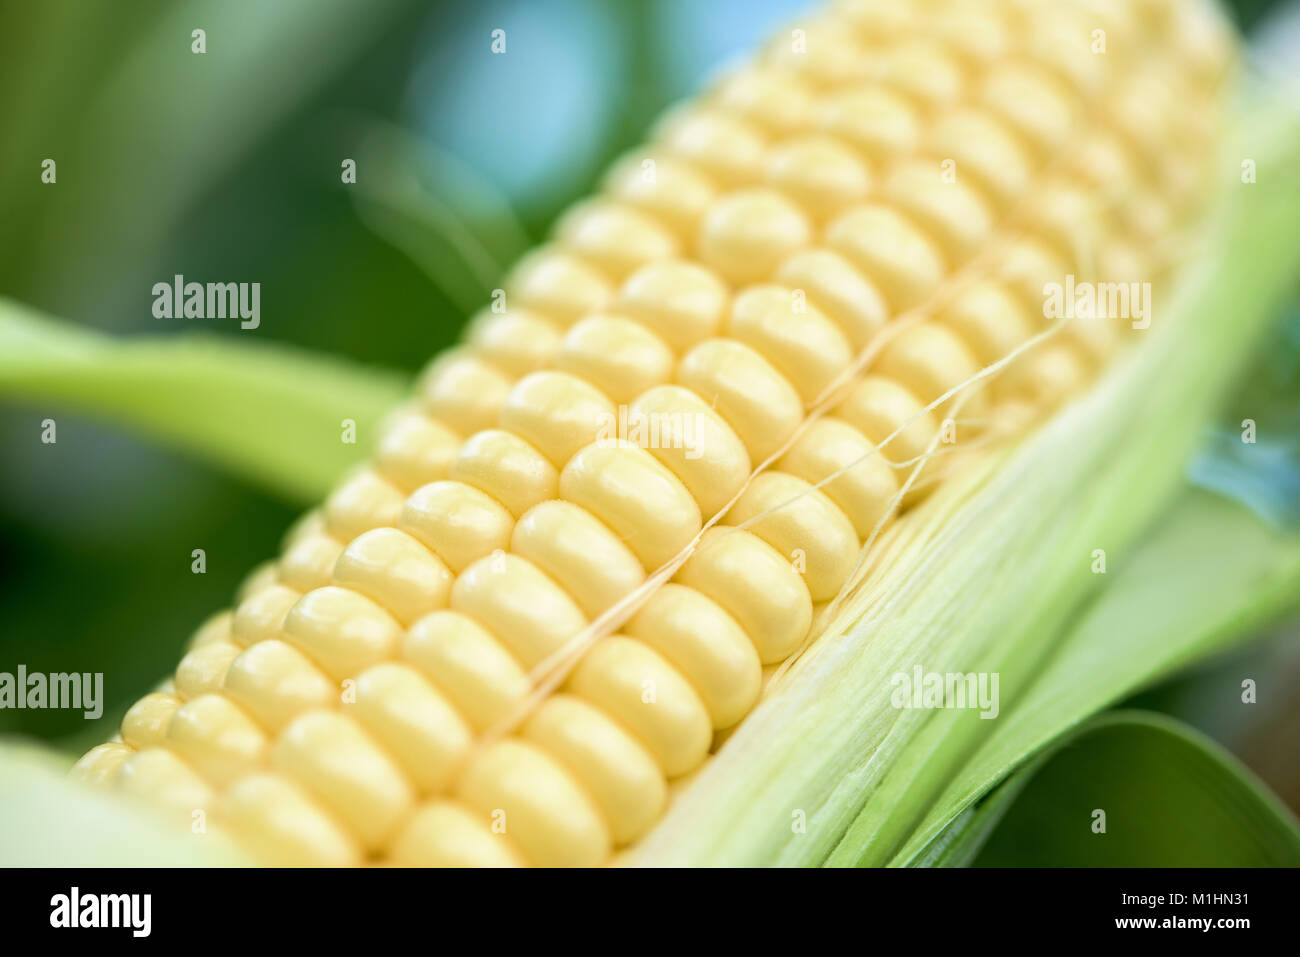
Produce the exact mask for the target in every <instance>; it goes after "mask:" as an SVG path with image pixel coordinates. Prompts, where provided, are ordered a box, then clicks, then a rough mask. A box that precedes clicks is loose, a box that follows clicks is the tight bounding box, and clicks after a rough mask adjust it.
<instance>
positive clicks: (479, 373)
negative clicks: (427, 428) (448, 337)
mask: <svg viewBox="0 0 1300 957" xmlns="http://www.w3.org/2000/svg"><path fill="white" fill-rule="evenodd" d="M510 386H511V381H510V377H509V376H507V375H506V374H505V373H504V372H502V371H501V370H500V369H498V368H496V367H495V366H492V365H489V364H488V363H487V362H484V361H483V360H482V359H480V358H479V357H478V356H476V355H475V354H474V353H473V352H472V351H471V350H469V349H466V348H458V349H453V350H451V351H450V352H446V353H444V354H443V355H442V356H440V357H439V358H437V359H435V360H434V361H433V362H431V363H429V367H428V368H427V369H426V370H425V371H424V373H423V374H422V375H421V377H420V382H419V384H418V385H417V389H418V390H419V393H420V396H421V398H422V399H423V400H424V406H425V408H426V409H427V410H428V412H429V414H430V415H432V416H434V417H435V418H437V419H440V420H441V421H442V422H444V423H446V425H447V426H448V427H450V428H452V429H454V430H455V431H457V432H459V433H460V434H461V435H470V434H472V433H474V432H477V431H478V430H479V429H486V428H490V427H491V426H492V425H494V424H495V423H496V417H497V411H498V410H499V409H500V408H501V403H502V402H504V401H505V397H506V393H507V392H509V391H510Z"/></svg>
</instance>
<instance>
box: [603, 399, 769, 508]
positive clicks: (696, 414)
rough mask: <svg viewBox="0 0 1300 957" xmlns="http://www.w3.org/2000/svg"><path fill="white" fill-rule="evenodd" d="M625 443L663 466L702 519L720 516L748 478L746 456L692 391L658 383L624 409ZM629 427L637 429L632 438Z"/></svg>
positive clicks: (737, 440) (730, 431)
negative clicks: (689, 496) (685, 493)
mask: <svg viewBox="0 0 1300 957" xmlns="http://www.w3.org/2000/svg"><path fill="white" fill-rule="evenodd" d="M628 419H629V422H630V423H631V426H630V428H629V436H628V437H629V439H631V440H632V441H633V442H634V443H635V444H638V445H640V446H642V447H643V448H646V449H648V451H649V452H650V454H651V455H653V456H654V457H655V458H657V459H658V460H659V461H660V462H661V463H663V464H664V465H665V466H667V468H668V470H669V471H670V472H672V473H673V475H675V476H677V478H678V480H679V481H681V483H682V485H684V486H686V490H687V491H688V492H689V493H690V495H691V497H692V498H693V499H695V502H696V504H697V505H698V506H699V509H700V513H701V515H702V516H703V517H704V518H709V517H711V516H713V515H716V514H717V513H718V512H720V511H721V510H722V509H723V507H724V506H725V505H726V504H727V503H728V502H729V501H731V498H732V496H734V495H735V494H736V493H737V492H739V491H740V488H741V486H742V485H744V483H745V480H746V479H747V478H749V472H750V462H749V453H748V452H747V451H746V450H745V446H744V444H743V443H742V442H741V441H740V439H739V438H738V437H737V436H736V433H735V432H733V431H732V430H731V427H730V426H729V425H727V423H726V422H725V421H724V420H723V419H722V417H721V416H719V415H718V414H717V413H716V412H714V411H713V409H712V408H711V407H710V406H709V405H708V403H706V402H705V401H704V400H703V399H701V398H700V397H699V396H698V395H696V394H695V393H694V392H692V391H690V390H689V389H685V388H683V387H682V386H678V385H663V386H659V387H657V388H654V389H651V390H650V391H648V392H646V393H645V394H643V395H642V396H641V397H640V398H639V399H637V400H636V401H635V402H633V403H632V406H631V408H630V409H629V410H628ZM632 429H640V430H642V431H641V434H640V437H639V439H633V438H632V435H631V432H632Z"/></svg>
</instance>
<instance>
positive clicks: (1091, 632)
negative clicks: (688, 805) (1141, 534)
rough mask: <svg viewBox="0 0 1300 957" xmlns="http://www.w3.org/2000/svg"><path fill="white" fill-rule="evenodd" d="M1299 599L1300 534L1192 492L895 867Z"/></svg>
mask: <svg viewBox="0 0 1300 957" xmlns="http://www.w3.org/2000/svg"><path fill="white" fill-rule="evenodd" d="M1297 595H1300V531H1293V532H1281V531H1278V530H1276V529H1274V528H1272V527H1271V526H1269V525H1268V524H1266V523H1265V522H1264V521H1263V520H1262V519H1260V518H1259V517H1258V516H1257V515H1255V514H1254V513H1253V512H1251V511H1249V510H1248V509H1247V508H1246V507H1245V506H1243V505H1240V504H1238V503H1236V502H1233V501H1229V500H1227V499H1223V498H1219V497H1218V496H1215V495H1211V494H1210V493H1207V492H1203V491H1199V490H1189V491H1188V492H1186V493H1185V494H1184V496H1183V497H1182V498H1181V499H1180V501H1179V502H1178V504H1177V505H1176V506H1175V507H1174V509H1173V510H1172V511H1171V512H1170V513H1169V514H1168V515H1167V516H1166V517H1165V519H1164V521H1162V522H1161V524H1160V525H1159V526H1158V527H1157V528H1156V530H1155V531H1154V532H1153V533H1152V534H1151V535H1150V536H1149V537H1148V538H1147V540H1146V541H1145V542H1144V543H1143V545H1142V546H1141V547H1140V549H1139V550H1138V551H1137V552H1136V553H1135V554H1134V555H1132V556H1131V558H1129V559H1127V560H1126V561H1125V562H1124V568H1123V572H1122V574H1121V577H1119V578H1118V579H1117V580H1115V581H1114V582H1112V583H1111V585H1110V587H1109V588H1107V589H1106V590H1104V591H1103V592H1102V593H1101V595H1100V597H1099V598H1098V599H1097V600H1096V601H1095V602H1094V603H1093V604H1092V605H1091V606H1090V607H1089V608H1088V609H1087V610H1086V612H1085V613H1084V614H1083V616H1082V617H1081V619H1080V620H1079V621H1078V622H1077V623H1076V624H1075V625H1074V626H1073V627H1072V628H1071V629H1070V630H1069V632H1068V634H1067V635H1066V636H1065V637H1064V638H1063V640H1062V641H1061V643H1060V645H1059V646H1058V647H1057V648H1056V649H1055V650H1054V652H1053V653H1052V656H1051V657H1050V659H1049V660H1048V661H1047V662H1046V663H1045V665H1044V666H1043V668H1042V670H1041V672H1040V673H1039V674H1038V676H1037V677H1036V678H1035V680H1034V682H1033V684H1032V686H1031V687H1029V688H1028V689H1027V691H1026V693H1025V695H1024V697H1023V700H1021V701H1019V702H1017V704H1016V705H1015V706H1014V708H1011V709H1008V710H1005V711H1004V713H1003V715H1002V719H1001V720H999V721H997V722H995V723H996V724H997V728H996V729H994V730H993V731H992V733H991V734H990V735H989V737H988V738H987V740H986V741H984V743H983V744H982V745H981V746H980V747H978V749H977V750H976V751H975V752H974V753H973V754H972V755H971V756H970V757H969V759H968V760H967V761H966V763H965V764H964V766H963V767H962V768H961V769H960V770H959V771H958V772H957V774H956V775H955V776H954V778H953V780H952V781H951V783H950V784H949V785H948V787H947V789H946V790H945V791H944V793H943V795H942V797H940V799H939V800H938V801H937V802H936V804H935V805H934V807H933V808H931V809H930V811H929V813H928V814H927V815H926V818H925V821H924V822H923V823H922V824H921V826H920V827H918V828H917V830H916V832H915V833H914V834H913V835H912V837H911V839H910V840H909V841H908V843H907V846H906V847H905V848H904V849H903V850H902V851H901V852H900V853H899V854H898V855H897V856H896V857H895V858H894V860H893V863H896V864H909V863H916V862H917V859H918V858H920V857H923V856H924V855H925V853H926V851H925V848H926V846H927V845H928V844H930V843H931V842H932V841H935V840H939V839H940V838H939V836H938V834H939V832H941V831H943V830H946V829H947V828H948V826H949V825H950V824H951V822H953V821H954V820H956V819H957V818H958V817H959V816H960V815H961V814H963V813H964V812H965V811H966V810H967V809H968V808H970V807H973V806H974V805H975V803H976V801H978V800H979V799H980V798H981V797H982V796H983V795H984V794H986V793H987V792H988V791H989V790H990V788H992V787H993V786H994V785H995V784H996V783H997V782H998V781H1000V780H1002V779H1003V778H1004V777H1005V776H1006V775H1007V774H1008V773H1009V772H1010V771H1011V770H1012V769H1014V768H1016V767H1018V766H1020V765H1021V764H1022V763H1023V762H1025V761H1026V760H1027V759H1028V758H1029V757H1030V756H1031V755H1033V754H1035V753H1037V752H1039V751H1040V750H1041V749H1043V748H1045V747H1046V746H1047V745H1048V744H1049V743H1050V742H1051V741H1053V740H1054V739H1055V738H1057V737H1058V736H1059V735H1062V734H1064V733H1065V732H1067V731H1068V730H1069V729H1070V728H1072V727H1074V726H1076V725H1079V724H1080V723H1081V722H1083V721H1084V720H1085V719H1086V718H1087V717H1088V715H1090V714H1092V713H1093V712H1095V711H1097V710H1099V709H1101V708H1104V707H1106V706H1108V705H1111V704H1114V703H1116V702H1118V701H1120V700H1121V699H1123V698H1124V697H1126V696H1127V695H1129V694H1131V693H1132V692H1134V691H1136V690H1138V689H1140V688H1142V687H1144V686H1147V685H1150V684H1152V683H1154V682H1155V681H1157V680H1159V679H1160V678H1161V677H1163V676H1166V675H1168V674H1171V673H1172V672H1174V671H1176V670H1178V669H1179V668H1181V667H1183V666H1185V665H1187V664H1189V663H1190V662H1192V661H1195V660H1197V659H1198V658H1201V657H1203V656H1204V655H1206V654H1208V653H1211V652H1214V651H1218V650H1221V649H1224V648H1227V647H1229V646H1230V645H1232V644H1234V643H1236V642H1239V641H1242V640H1244V639H1246V638H1248V637H1249V636H1250V635H1252V634H1254V633H1255V632H1257V631H1258V629H1259V628H1260V627H1261V626H1262V625H1264V624H1266V623H1267V622H1269V621H1270V620H1272V619H1274V618H1276V617H1277V616H1278V615H1279V614H1281V613H1282V612H1284V611H1286V610H1288V609H1290V608H1293V607H1294V606H1295V605H1296V602H1297ZM852 840H853V838H852V836H850V838H849V839H847V840H846V843H845V845H844V848H843V850H842V854H844V855H847V854H849V853H851V852H850V851H849V850H848V848H850V847H852V843H851V842H852Z"/></svg>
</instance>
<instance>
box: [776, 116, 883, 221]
mask: <svg viewBox="0 0 1300 957" xmlns="http://www.w3.org/2000/svg"><path fill="white" fill-rule="evenodd" d="M764 178H765V179H766V181H767V184H768V185H769V186H771V187H773V188H774V189H778V190H780V191H781V192H783V193H785V194H786V195H787V196H789V197H790V198H791V199H793V200H794V201H795V202H796V203H798V204H799V206H801V207H802V208H803V210H804V212H805V213H807V214H808V215H809V216H811V217H812V218H813V219H814V220H823V219H826V218H828V217H829V216H831V215H832V214H834V213H836V212H838V211H839V210H841V209H843V208H844V207H845V206H851V205H853V204H855V203H857V202H860V201H861V200H862V199H863V198H864V197H865V196H866V195H867V192H868V190H870V189H871V174H870V173H869V172H868V171H867V165H866V163H864V162H863V160H862V158H861V157H860V156H859V155H858V154H857V153H856V152H855V151H853V150H852V149H850V148H849V147H847V146H845V145H844V144H843V143H842V142H840V141H839V140H837V139H835V138H834V137H830V136H815V135H814V136H804V137H799V138H797V139H792V140H787V141H786V142H785V143H782V144H781V145H780V146H778V147H776V148H774V149H773V150H772V154H771V156H770V158H769V159H768V161H767V169H766V173H765V177H764Z"/></svg>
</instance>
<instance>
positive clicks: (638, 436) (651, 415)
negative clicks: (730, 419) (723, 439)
mask: <svg viewBox="0 0 1300 957" xmlns="http://www.w3.org/2000/svg"><path fill="white" fill-rule="evenodd" d="M704 418H705V417H704V416H702V415H700V414H699V413H696V412H641V411H639V410H635V409H629V408H628V407H627V406H625V405H620V406H619V407H618V412H617V414H613V415H611V414H610V413H608V412H602V413H601V414H600V416H599V418H598V419H597V426H596V444H597V445H599V446H601V447H609V446H613V445H618V444H620V443H626V444H628V445H635V446H639V447H640V448H643V449H683V450H685V452H686V458H688V459H698V458H699V457H700V456H701V455H703V454H704V451H703V449H702V448H701V447H700V426H701V422H700V420H701V419H704Z"/></svg>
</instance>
